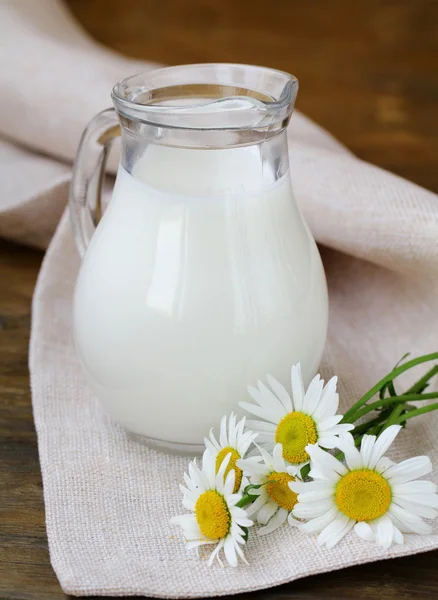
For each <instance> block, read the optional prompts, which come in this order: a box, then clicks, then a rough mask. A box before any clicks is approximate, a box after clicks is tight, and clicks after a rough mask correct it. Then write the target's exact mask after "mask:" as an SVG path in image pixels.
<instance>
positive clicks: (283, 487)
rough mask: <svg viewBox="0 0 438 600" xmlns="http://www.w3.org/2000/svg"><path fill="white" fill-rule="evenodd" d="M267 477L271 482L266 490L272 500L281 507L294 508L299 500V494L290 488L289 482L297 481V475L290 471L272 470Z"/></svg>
mask: <svg viewBox="0 0 438 600" xmlns="http://www.w3.org/2000/svg"><path fill="white" fill-rule="evenodd" d="M267 479H268V481H269V483H267V484H266V491H267V492H268V494H269V496H270V497H271V498H272V500H273V501H274V502H276V503H277V504H278V506H281V508H285V509H286V510H292V509H293V507H294V506H295V504H296V503H297V501H298V500H297V494H295V492H293V491H292V490H291V489H290V487H289V485H288V483H289V482H290V481H295V477H292V475H289V473H277V472H276V471H272V473H269V475H268V477H267Z"/></svg>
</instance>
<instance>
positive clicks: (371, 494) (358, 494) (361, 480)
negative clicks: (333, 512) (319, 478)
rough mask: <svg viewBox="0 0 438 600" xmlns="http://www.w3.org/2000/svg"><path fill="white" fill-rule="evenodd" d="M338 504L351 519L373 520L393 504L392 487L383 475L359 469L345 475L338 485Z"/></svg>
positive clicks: (336, 498)
mask: <svg viewBox="0 0 438 600" xmlns="http://www.w3.org/2000/svg"><path fill="white" fill-rule="evenodd" d="M335 500H336V504H337V505H338V508H339V510H340V511H342V512H343V513H344V514H345V515H347V517H350V519H354V520H355V521H373V520H374V519H378V518H379V517H381V516H382V515H384V514H385V513H386V511H387V510H388V508H389V505H390V504H391V487H390V485H389V483H388V482H387V481H386V479H385V478H384V477H382V475H380V474H379V473H376V472H375V471H371V470H370V469H358V470H357V471H351V472H350V473H347V475H344V476H343V477H342V479H340V480H339V482H338V484H337V486H336V494H335Z"/></svg>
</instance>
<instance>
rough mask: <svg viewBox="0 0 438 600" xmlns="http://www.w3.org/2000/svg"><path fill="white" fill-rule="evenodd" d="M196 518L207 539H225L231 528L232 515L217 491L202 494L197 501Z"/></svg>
mask: <svg viewBox="0 0 438 600" xmlns="http://www.w3.org/2000/svg"><path fill="white" fill-rule="evenodd" d="M195 516H196V520H197V521H198V525H199V529H200V530H201V532H202V534H203V535H204V536H205V537H206V538H210V539H212V540H218V539H221V538H224V537H225V536H226V535H227V534H228V532H229V531H230V527H231V515H230V511H229V510H228V506H227V503H226V502H225V498H224V497H223V496H222V495H221V494H219V493H218V492H217V491H216V490H209V491H208V492H204V493H203V494H201V495H200V496H199V498H198V500H197V501H196V505H195Z"/></svg>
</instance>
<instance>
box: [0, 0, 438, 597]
mask: <svg viewBox="0 0 438 600" xmlns="http://www.w3.org/2000/svg"><path fill="white" fill-rule="evenodd" d="M36 4H37V3H34V2H33V1H32V0H14V1H8V2H6V3H3V7H2V9H3V11H2V12H3V13H4V18H2V20H1V23H2V25H1V28H2V30H1V39H2V42H3V47H4V51H3V55H2V56H3V58H2V65H1V67H2V68H1V69H0V89H1V90H2V92H1V93H2V96H1V108H2V110H1V111H0V134H1V136H2V137H3V140H2V142H1V144H0V177H1V181H2V194H1V197H0V235H2V236H5V237H8V238H10V239H14V240H17V241H20V242H22V243H27V244H33V245H36V246H39V247H45V246H46V245H47V243H48V241H49V239H50V237H51V236H52V233H53V231H54V229H55V227H56V225H57V223H58V221H59V218H60V216H61V214H62V213H63V211H64V209H65V205H66V201H67V195H68V186H69V181H70V170H71V161H72V160H73V158H74V154H75V152H76V148H77V144H78V142H79V137H80V135H81V133H82V130H83V129H84V127H85V125H86V124H87V122H88V120H89V119H91V118H92V117H93V116H94V114H96V113H97V112H99V111H100V110H103V109H104V108H106V107H107V106H109V105H110V91H111V88H112V86H113V85H114V83H116V82H117V81H118V80H119V79H121V78H124V77H126V76H128V75H130V74H133V73H135V72H138V71H141V70H145V69H148V68H151V67H152V66H153V65H151V64H145V63H139V62H137V61H131V60H128V59H126V58H124V57H121V56H119V55H117V54H116V53H114V52H111V51H109V50H107V49H105V48H103V47H101V46H99V45H98V44H96V43H95V42H93V41H92V40H91V39H90V38H89V37H88V36H86V35H85V34H84V33H83V32H82V31H81V30H80V28H79V27H78V25H77V24H76V23H75V22H74V20H73V19H72V18H71V16H70V15H69V13H68V11H67V10H66V9H65V7H64V6H63V5H62V4H61V3H60V2H58V1H56V0H40V1H39V2H38V6H36ZM288 135H289V140H290V156H291V172H292V179H293V185H294V188H295V193H296V196H297V199H298V202H299V205H300V209H301V211H302V212H303V214H304V216H305V218H306V220H307V223H308V224H309V226H310V228H311V230H312V232H313V234H314V236H315V238H316V239H317V241H318V242H319V243H320V249H321V254H322V257H323V261H324V266H325V270H326V273H327V279H328V285H329V294H330V323H329V337H328V342H327V348H326V352H325V355H324V362H323V365H322V367H321V370H322V374H323V375H324V376H325V377H329V376H330V375H332V374H333V373H336V374H338V376H339V378H340V384H339V386H340V395H341V406H342V408H343V409H344V410H345V408H346V407H348V406H349V405H351V403H352V402H353V401H354V400H355V399H356V398H357V397H358V395H359V394H361V393H363V392H364V391H365V390H366V389H367V388H368V387H371V385H372V384H374V383H375V381H377V380H378V379H379V378H380V377H381V376H383V375H384V374H385V373H386V372H387V371H388V370H389V369H390V368H391V367H392V366H393V364H395V363H396V362H397V360H398V359H399V358H400V357H401V356H402V355H403V354H404V353H405V352H407V351H410V352H411V353H412V354H413V355H416V354H420V353H426V352H430V351H434V350H436V343H437V337H436V331H437V326H438V313H437V310H436V307H437V306H438V282H437V281H438V278H437V274H438V245H437V242H436V240H437V239H438V198H437V196H436V195H435V194H433V193H431V192H428V191H426V190H424V189H422V188H420V187H419V186H417V185H415V184H413V183H410V182H407V181H404V180H403V179H401V178H399V177H396V176H395V175H392V174H390V173H387V172H385V171H383V170H381V169H379V168H377V167H374V166H371V165H369V164H366V163H364V162H362V161H360V160H358V159H357V158H356V157H355V156H353V155H352V154H351V153H350V152H349V151H348V150H347V149H345V148H344V147H343V146H342V145H341V144H340V143H339V142H337V141H336V140H334V139H333V138H332V137H331V136H330V135H329V134H327V133H326V132H325V131H324V130H322V129H321V128H320V127H318V126H317V125H315V124H314V123H312V122H311V121H310V120H308V119H307V118H305V117H304V116H303V115H300V114H298V113H297V114H295V115H294V117H293V119H292V123H291V126H290V129H289V132H288ZM79 263H80V260H79V256H78V253H77V252H76V249H75V247H74V242H73V238H72V234H71V231H70V226H69V222H68V215H67V214H64V216H63V217H62V218H61V221H60V223H59V225H58V228H57V231H56V234H55V236H54V237H53V239H52V241H51V243H50V247H49V249H48V251H47V254H46V256H45V259H44V262H43V266H42V269H41V273H40V276H39V279H38V283H37V287H36V290H35V295H34V300H33V318H32V334H31V344H30V369H31V386H32V402H33V410H34V417H35V425H36V429H37V433H38V445H39V453H40V460H41V469H42V474H43V482H44V498H45V507H46V520H47V533H48V539H49V548H50V555H51V561H52V564H53V567H54V569H55V571H56V574H57V576H58V578H59V580H60V583H61V585H62V587H63V589H64V591H65V592H66V593H69V594H74V595H114V596H117V595H146V596H155V597H163V598H170V597H202V596H216V595H223V594H230V593H237V592H244V591H250V590H255V589H260V588H267V587H271V586H273V585H276V584H280V583H283V582H286V581H292V580H294V579H297V578H299V577H304V576H306V575H311V574H314V573H320V572H326V571H331V570H334V569H340V568H343V567H346V566H349V565H353V564H358V563H364V562H369V561H373V560H379V559H383V558H390V557H393V556H401V555H405V554H413V553H416V552H421V551H425V550H431V549H434V548H437V547H438V529H437V527H436V526H435V529H434V533H433V534H432V535H430V536H406V537H407V541H406V544H405V545H403V546H397V547H395V548H392V549H390V550H388V551H384V550H382V549H379V548H376V547H375V546H373V545H370V544H367V543H366V542H363V541H361V540H359V539H357V538H356V537H355V536H353V535H350V536H347V538H346V539H345V540H344V541H343V542H342V543H341V544H340V545H339V546H338V547H336V548H335V549H334V550H331V551H327V550H324V549H322V548H320V547H319V546H318V545H317V543H316V540H315V539H314V538H312V537H307V536H304V535H301V534H300V533H299V532H297V531H296V530H295V529H292V528H290V527H288V526H283V527H282V528H280V529H279V530H278V531H276V532H275V533H274V534H272V535H271V536H268V537H265V538H263V539H260V538H258V537H257V536H256V535H251V536H250V540H249V544H248V552H247V556H248V559H249V561H250V563H251V565H250V566H249V567H247V566H243V567H241V568H239V569H236V570H232V569H225V570H224V569H221V568H220V567H217V566H214V567H212V568H207V566H206V564H205V561H203V560H200V559H198V558H197V557H196V556H194V555H193V554H187V553H186V551H185V549H184V545H183V543H182V540H181V539H180V538H179V535H178V531H175V530H174V529H173V528H172V527H171V526H170V524H169V519H170V517H171V516H173V515H175V514H180V512H181V498H180V492H179V489H178V483H180V482H181V480H182V473H183V471H184V469H185V468H186V465H187V460H186V459H184V458H178V457H171V456H166V455H164V454H160V453H159V452H155V451H153V450H149V449H148V448H145V447H143V446H141V445H139V444H137V443H135V442H133V441H131V440H130V439H128V438H127V437H126V436H125V435H124V433H123V432H122V431H121V429H120V428H119V427H118V426H117V425H116V424H114V423H113V422H112V421H111V420H110V419H109V417H108V416H107V415H106V414H105V413H104V412H103V410H102V409H101V407H100V405H99V403H98V401H97V399H96V398H95V397H94V396H93V395H92V394H91V392H90V390H89V389H88V387H87V385H86V383H85V380H84V378H83V375H82V372H81V369H80V366H79V364H78V361H77V358H76V355H75V353H74V350H73V347H72V343H71V302H72V294H73V288H74V283H75V279H76V276H77V272H78V269H79ZM264 375H265V374H263V373H261V374H260V376H261V377H263V376H264ZM248 383H250V382H248ZM437 425H438V415H437V414H436V413H432V414H430V415H428V416H426V417H424V418H419V419H418V420H417V419H416V420H414V421H413V422H411V423H409V426H408V427H407V428H406V430H405V431H403V432H402V433H401V434H400V436H399V439H398V440H397V443H396V445H395V449H394V451H393V454H392V458H394V459H396V460H400V459H403V458H406V457H408V456H410V455H413V454H428V455H430V456H431V458H432V461H433V462H434V464H435V465H436V464H438V448H437V446H436V431H437ZM433 478H434V480H435V481H437V480H438V472H437V469H436V467H435V471H434V474H433Z"/></svg>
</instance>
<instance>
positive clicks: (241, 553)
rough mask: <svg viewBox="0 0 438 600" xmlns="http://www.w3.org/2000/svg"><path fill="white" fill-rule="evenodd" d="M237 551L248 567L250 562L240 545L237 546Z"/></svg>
mask: <svg viewBox="0 0 438 600" xmlns="http://www.w3.org/2000/svg"><path fill="white" fill-rule="evenodd" d="M235 550H236V552H237V554H238V555H239V558H240V560H241V561H242V562H244V563H245V564H246V565H249V562H248V561H247V560H246V558H245V555H244V554H243V550H242V548H241V547H240V546H239V545H236V547H235Z"/></svg>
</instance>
